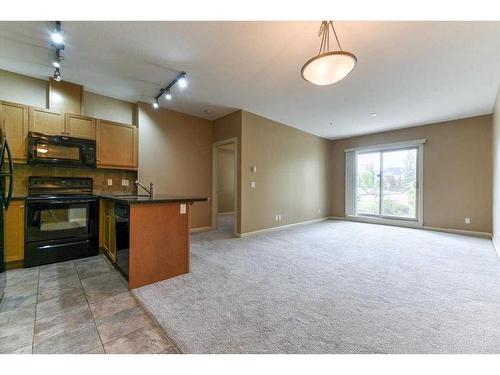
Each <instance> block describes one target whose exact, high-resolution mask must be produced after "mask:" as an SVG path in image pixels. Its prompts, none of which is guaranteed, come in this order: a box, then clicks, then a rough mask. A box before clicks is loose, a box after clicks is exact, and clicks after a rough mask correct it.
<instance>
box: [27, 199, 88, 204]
mask: <svg viewBox="0 0 500 375" xmlns="http://www.w3.org/2000/svg"><path fill="white" fill-rule="evenodd" d="M95 202H97V200H96V199H88V200H74V201H65V200H49V199H41V200H35V199H33V200H31V199H29V200H28V201H27V203H28V204H40V203H43V204H46V205H52V204H75V203H95Z"/></svg>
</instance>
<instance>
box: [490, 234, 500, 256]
mask: <svg viewBox="0 0 500 375" xmlns="http://www.w3.org/2000/svg"><path fill="white" fill-rule="evenodd" d="M491 242H492V243H493V249H495V253H496V254H497V257H498V259H499V260H500V238H498V237H495V236H492V237H491Z"/></svg>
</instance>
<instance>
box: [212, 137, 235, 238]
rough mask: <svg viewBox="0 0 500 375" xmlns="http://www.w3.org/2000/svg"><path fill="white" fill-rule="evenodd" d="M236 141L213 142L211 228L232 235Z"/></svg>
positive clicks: (222, 233) (232, 139) (233, 226)
mask: <svg viewBox="0 0 500 375" xmlns="http://www.w3.org/2000/svg"><path fill="white" fill-rule="evenodd" d="M237 155H238V152H237V141H236V138H231V139H226V140H223V141H219V142H215V143H214V144H213V163H212V165H213V171H212V197H213V199H212V230H214V231H217V233H218V234H220V235H224V236H228V237H233V236H234V235H235V234H236V229H237V216H238V215H237V211H238V209H237V207H238V206H237V202H238V199H237V175H238V169H237V158H238V156H237Z"/></svg>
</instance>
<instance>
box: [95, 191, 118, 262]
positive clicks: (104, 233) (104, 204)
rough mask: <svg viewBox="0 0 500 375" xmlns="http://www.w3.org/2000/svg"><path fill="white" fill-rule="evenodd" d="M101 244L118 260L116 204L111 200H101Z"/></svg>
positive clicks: (110, 255)
mask: <svg viewBox="0 0 500 375" xmlns="http://www.w3.org/2000/svg"><path fill="white" fill-rule="evenodd" d="M99 208H100V211H99V212H100V220H99V223H100V224H99V226H100V228H99V246H100V247H101V248H102V249H103V250H104V251H105V252H106V253H107V254H108V255H109V257H110V258H111V259H112V260H113V261H115V262H116V245H115V204H114V202H113V201H111V200H107V199H101V200H100V207H99Z"/></svg>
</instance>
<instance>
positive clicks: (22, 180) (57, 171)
mask: <svg viewBox="0 0 500 375" xmlns="http://www.w3.org/2000/svg"><path fill="white" fill-rule="evenodd" d="M29 176H58V177H91V178H92V180H93V186H94V193H95V194H102V193H106V194H129V193H130V194H133V193H135V184H134V181H135V180H136V179H137V172H136V171H125V170H119V169H90V168H63V167H46V166H38V165H37V166H34V165H27V164H14V195H27V194H28V177H29ZM108 179H111V180H112V181H113V185H112V186H108ZM122 180H128V186H122Z"/></svg>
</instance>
